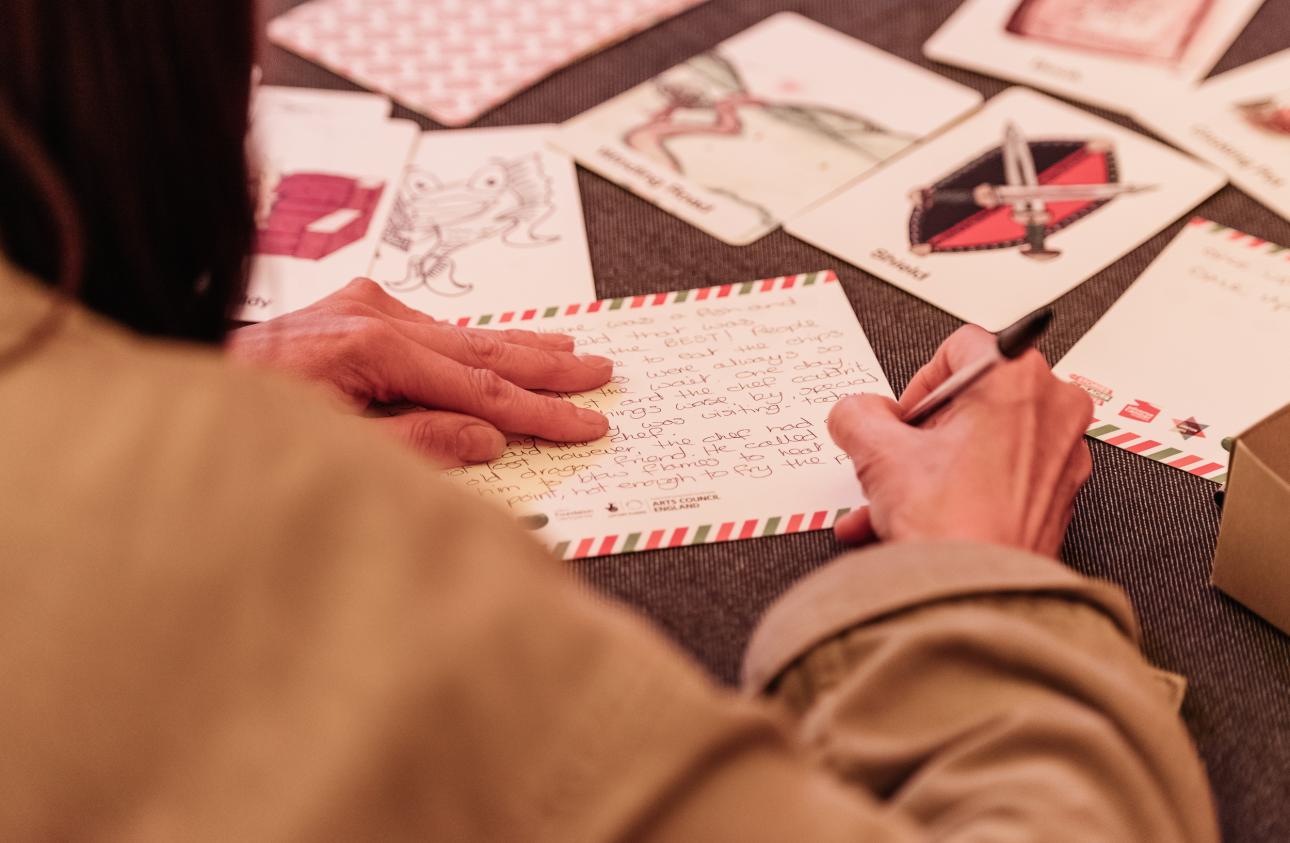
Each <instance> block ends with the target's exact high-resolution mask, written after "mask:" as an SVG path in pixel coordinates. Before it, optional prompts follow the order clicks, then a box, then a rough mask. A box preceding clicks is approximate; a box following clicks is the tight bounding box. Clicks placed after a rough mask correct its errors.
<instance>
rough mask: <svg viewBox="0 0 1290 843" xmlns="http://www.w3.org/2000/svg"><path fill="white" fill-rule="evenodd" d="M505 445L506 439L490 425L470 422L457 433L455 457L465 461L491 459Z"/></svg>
mask: <svg viewBox="0 0 1290 843" xmlns="http://www.w3.org/2000/svg"><path fill="white" fill-rule="evenodd" d="M504 447H506V439H505V437H503V436H502V434H500V433H498V432H497V431H496V430H494V429H493V428H491V427H488V426H487V425H482V424H472V425H469V426H467V427H463V428H462V429H461V430H460V431H458V433H457V457H458V459H461V460H463V461H466V462H483V461H484V460H491V459H493V458H494V457H496V456H497V455H498V454H500V453H501V452H502V448H504Z"/></svg>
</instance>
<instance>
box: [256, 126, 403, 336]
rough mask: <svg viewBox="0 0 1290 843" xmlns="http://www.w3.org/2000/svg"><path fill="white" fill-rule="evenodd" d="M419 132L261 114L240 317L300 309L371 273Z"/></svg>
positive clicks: (279, 313) (260, 315) (257, 134)
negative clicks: (250, 253)
mask: <svg viewBox="0 0 1290 843" xmlns="http://www.w3.org/2000/svg"><path fill="white" fill-rule="evenodd" d="M363 107H365V108H371V107H372V106H371V104H370V103H369V104H368V105H366V106H363ZM417 135H418V128H417V125H416V124H415V123H413V122H411V121H408V120H393V121H379V122H373V123H370V124H366V125H351V124H350V123H349V122H347V121H345V120H340V119H337V118H335V117H332V118H326V117H324V116H321V115H319V114H311V115H307V116H303V117H302V116H300V115H298V114H295V113H291V112H290V111H288V112H286V113H283V112H281V111H280V110H274V109H263V110H259V111H257V113H256V117H255V120H254V122H253V125H252V128H251V140H250V146H251V150H252V156H253V158H254V160H255V168H256V170H257V173H258V182H259V184H258V203H257V208H256V229H257V232H256V246H255V255H254V258H253V260H252V264H251V273H250V280H249V283H248V286H247V292H246V296H245V299H244V302H243V306H242V307H241V308H240V310H239V312H238V314H237V318H239V319H242V320H245V321H248V322H256V321H260V320H263V319H270V318H272V317H275V316H280V315H282V314H284V313H288V312H290V311H292V310H298V309H299V308H302V307H306V306H308V305H310V304H313V303H314V302H316V301H318V300H319V299H321V298H323V297H325V296H327V295H329V294H330V293H333V292H335V291H337V290H339V289H340V288H342V287H344V286H345V285H346V284H348V283H349V282H350V281H351V280H353V279H354V278H358V277H361V276H363V275H366V274H367V271H368V267H369V265H370V264H371V261H372V255H373V254H375V252H376V244H377V242H379V240H380V238H381V232H382V230H383V226H384V224H385V220H386V219H387V218H388V216H389V214H390V210H391V209H392V208H393V207H394V203H395V199H396V198H397V194H398V190H399V184H400V182H401V179H402V176H403V171H404V169H405V168H406V167H407V164H408V159H409V156H410V155H411V152H412V145H413V144H414V143H415V142H416V138H417Z"/></svg>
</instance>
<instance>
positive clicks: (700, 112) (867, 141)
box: [556, 12, 981, 245]
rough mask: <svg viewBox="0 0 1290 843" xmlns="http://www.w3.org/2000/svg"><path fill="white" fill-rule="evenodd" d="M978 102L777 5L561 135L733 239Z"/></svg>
mask: <svg viewBox="0 0 1290 843" xmlns="http://www.w3.org/2000/svg"><path fill="white" fill-rule="evenodd" d="M980 101H981V96H980V94H978V93H977V92H976V91H973V90H971V89H969V88H965V87H963V86H961V85H958V84H956V83H954V82H950V81H949V80H947V79H944V78H941V77H940V76H937V75H936V74H934V73H930V72H928V71H926V70H923V69H921V68H918V67H916V66H914V65H912V64H909V63H908V62H905V61H902V60H901V59H898V58H896V57H894V56H892V55H889V54H887V53H885V52H883V51H881V50H879V49H877V48H875V47H871V46H869V45H867V44H864V43H862V42H860V41H857V40H855V39H854V38H851V37H849V36H846V35H843V34H841V33H839V32H836V31H834V30H832V29H829V28H828V27H826V26H823V25H821V24H818V23H816V22H814V21H812V20H809V19H807V18H804V17H802V16H800V15H796V14H792V13H789V12H784V13H781V14H777V15H775V16H773V17H770V18H767V19H766V20H764V21H762V22H761V23H759V24H757V25H756V26H753V27H752V28H750V29H747V30H745V31H744V32H742V33H740V34H739V35H736V36H735V37H733V38H731V39H729V40H727V41H725V42H723V43H722V44H720V45H718V46H717V47H716V48H715V49H713V50H712V51H710V52H707V53H702V54H700V55H698V56H695V57H694V58H692V59H690V60H689V61H686V62H684V63H683V64H679V65H677V66H676V67H673V68H672V69H670V70H668V71H666V72H665V73H663V74H662V75H660V76H658V77H656V78H654V79H651V80H650V81H648V82H645V83H643V84H641V85H638V86H636V87H635V88H632V89H631V90H629V91H627V92H626V93H623V94H621V95H620V96H618V97H615V98H614V99H612V100H610V101H609V102H606V103H604V104H602V105H600V106H598V107H596V108H593V109H592V110H590V111H588V112H586V113H585V114H582V115H580V116H578V117H576V118H574V119H573V120H570V121H569V122H567V123H565V124H564V127H563V128H562V130H561V131H560V133H559V135H558V136H557V139H556V143H557V144H558V145H559V146H561V147H562V148H564V149H566V150H568V151H569V152H571V153H572V154H573V156H574V157H575V158H576V159H577V160H578V163H580V164H582V165H583V166H585V167H587V168H589V169H591V170H594V171H595V172H597V173H599V174H600V175H602V176H604V177H605V178H607V179H609V180H610V181H612V182H615V183H617V184H619V185H621V186H622V187H624V188H626V189H627V190H630V191H632V192H633V193H635V194H637V195H638V196H640V197H642V198H644V199H645V200H647V201H649V202H652V203H654V204H655V205H658V206H659V207H661V208H663V209H664V210H666V211H668V212H669V213H672V214H675V215H676V216H678V217H680V218H681V219H683V220H685V221H686V222H689V223H691V224H693V225H695V226H698V227H699V228H701V229H703V230H704V231H706V232H708V233H709V234H712V235H713V236H715V237H718V238H720V239H721V240H724V241H725V242H727V243H733V244H736V245H740V244H745V243H749V242H752V241H753V240H756V239H757V238H759V237H761V236H763V235H765V234H767V233H769V232H770V231H772V230H774V229H775V228H778V227H779V225H780V224H781V222H782V221H783V220H785V219H787V218H788V217H790V216H792V215H793V214H795V213H797V212H798V211H801V210H802V209H803V208H806V207H807V206H809V205H810V204H812V203H813V202H816V201H818V200H819V199H821V198H823V197H824V196H826V195H828V194H829V193H831V192H833V191H834V190H837V189H838V188H839V187H842V186H843V185H845V184H847V183H848V182H850V181H852V180H853V179H855V178H856V177H858V176H860V175H861V174H863V173H865V172H866V171H868V170H870V169H871V168H873V167H874V166H875V165H876V164H878V163H879V162H881V161H884V160H886V159H887V158H889V157H891V156H892V155H895V154H896V153H897V152H900V151H901V150H903V149H905V148H906V147H907V146H909V145H910V144H912V143H913V142H914V141H916V140H918V139H920V138H922V137H924V136H925V135H927V134H929V133H930V132H933V131H935V130H936V129H938V128H940V127H942V126H944V125H945V124H946V123H949V122H950V121H952V120H954V119H956V118H957V117H959V116H960V115H962V114H964V113H966V112H968V111H970V110H971V109H973V108H975V107H976V106H977V105H978V104H979V103H980Z"/></svg>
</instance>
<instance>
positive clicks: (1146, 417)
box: [1120, 398, 1160, 422]
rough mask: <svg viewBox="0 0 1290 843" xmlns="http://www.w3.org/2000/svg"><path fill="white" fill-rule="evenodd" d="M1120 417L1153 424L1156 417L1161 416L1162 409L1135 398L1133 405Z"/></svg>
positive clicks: (1125, 409) (1123, 411) (1121, 412)
mask: <svg viewBox="0 0 1290 843" xmlns="http://www.w3.org/2000/svg"><path fill="white" fill-rule="evenodd" d="M1120 415H1122V416H1124V417H1125V418H1126V419H1133V420H1134V421H1140V422H1153V421H1155V420H1156V416H1158V415H1160V408H1159V407H1156V406H1154V405H1152V404H1149V403H1148V402H1146V401H1143V400H1142V399H1140V398H1135V399H1133V403H1132V404H1129V405H1128V406H1126V407H1125V408H1124V409H1123V410H1121V411H1120Z"/></svg>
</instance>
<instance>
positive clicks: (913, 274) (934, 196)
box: [787, 88, 1225, 330]
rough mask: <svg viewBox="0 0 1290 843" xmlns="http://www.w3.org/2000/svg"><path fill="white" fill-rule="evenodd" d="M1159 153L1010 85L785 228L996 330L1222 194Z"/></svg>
mask: <svg viewBox="0 0 1290 843" xmlns="http://www.w3.org/2000/svg"><path fill="white" fill-rule="evenodd" d="M1224 181H1225V179H1224V178H1223V176H1222V174H1221V173H1219V172H1217V171H1216V170H1213V169H1211V168H1209V167H1207V166H1205V165H1204V164H1201V163H1199V162H1196V161H1194V160H1192V159H1190V158H1188V157H1187V156H1184V155H1182V154H1180V153H1178V152H1175V151H1174V150H1172V149H1170V148H1168V147H1166V146H1164V145H1163V144H1160V143H1157V142H1155V141H1152V140H1150V139H1148V138H1146V137H1144V136H1142V135H1139V134H1137V133H1135V132H1132V131H1129V130H1128V129H1125V128H1123V127H1121V126H1118V125H1115V124H1113V123H1111V122H1109V121H1106V120H1102V119H1100V118H1098V117H1095V116H1093V115H1091V114H1089V113H1088V112H1085V111H1082V110H1080V109H1077V108H1073V107H1071V106H1068V105H1066V104H1064V103H1061V102H1058V101H1057V100H1054V99H1051V98H1049V97H1046V96H1044V95H1043V94H1039V93H1036V92H1034V91H1030V90H1027V89H1023V88H1011V89H1009V90H1007V91H1004V92H1003V93H1002V94H1000V95H998V96H997V97H995V98H993V99H991V100H990V101H989V102H987V103H986V105H985V107H984V108H982V109H981V110H980V111H979V112H978V113H976V114H974V115H973V116H972V117H970V118H968V119H967V120H965V121H963V122H962V123H960V124H958V125H957V126H955V127H953V128H952V129H950V130H949V131H947V132H945V133H944V134H942V135H940V136H938V137H936V138H934V139H932V140H930V141H928V142H927V143H926V144H925V145H923V146H921V147H919V148H917V149H915V150H912V151H911V152H910V153H909V154H908V155H905V156H903V157H902V158H901V159H900V160H898V161H894V162H892V163H891V164H890V165H889V166H887V167H885V168H883V169H882V170H880V171H879V172H877V173H874V174H873V175H872V176H870V177H868V178H866V179H864V180H862V181H860V182H858V183H856V184H855V185H854V186H852V187H850V188H848V189H847V190H844V191H842V192H841V193H839V194H837V195H836V196H834V197H832V198H830V199H829V200H827V201H825V202H822V203H820V204H819V205H817V206H816V207H814V208H812V209H810V210H809V211H807V212H806V213H804V214H802V215H801V216H799V217H796V218H794V219H793V220H791V221H789V223H788V225H787V228H788V231H789V233H790V234H793V235H795V236H797V237H799V238H801V239H802V240H805V241H807V242H808V243H811V244H813V245H815V246H818V247H820V248H822V249H824V250H825V251H827V252H831V253H832V254H834V255H836V256H838V257H840V258H842V259H843V260H846V261H848V262H850V263H852V264H855V265H856V266H858V267H860V268H861V269H864V270H866V271H868V272H871V273H873V274H874V275H877V276H878V277H880V278H882V279H884V280H886V281H889V282H891V283H892V284H895V285H896V286H897V287H901V288H902V289H904V290H906V291H908V292H910V293H912V294H913V295H916V296H918V297H920V298H922V299H924V300H926V301H928V302H930V303H932V304H933V305H936V306H937V307H939V308H941V309H943V310H946V311H948V312H949V313H952V314H953V315H955V316H957V317H959V318H960V319H963V320H965V321H968V322H975V323H977V324H979V325H982V326H983V327H985V328H988V329H990V330H999V329H1001V328H1003V327H1005V326H1007V325H1008V324H1010V323H1012V322H1014V321H1016V320H1017V319H1019V318H1021V317H1022V316H1024V315H1025V314H1027V313H1029V312H1031V311H1033V310H1035V309H1037V308H1039V307H1042V306H1043V305H1045V304H1047V303H1049V302H1051V301H1053V300H1054V299H1056V298H1057V297H1059V296H1061V295H1063V294H1065V293H1067V292H1068V291H1070V290H1071V289H1073V288H1074V287H1076V286H1078V285H1079V284H1080V283H1082V282H1083V281H1085V280H1087V279H1088V278H1089V277H1091V276H1092V275H1094V274H1095V273H1097V272H1098V271H1099V270H1101V269H1102V268H1103V267H1105V266H1107V265H1109V264H1111V263H1112V262H1114V261H1115V260H1117V259H1118V258H1120V257H1121V256H1122V255H1124V254H1126V253H1127V252H1129V251H1130V250H1132V249H1134V248H1136V247H1137V246H1139V245H1141V244H1142V243H1143V242H1144V241H1146V240H1147V239H1149V238H1150V237H1152V236H1153V235H1155V234H1156V233H1158V232H1159V231H1161V230H1162V229H1164V228H1165V227H1167V226H1168V225H1169V224H1171V223H1173V222H1174V221H1175V220H1177V219H1178V218H1179V217H1181V216H1183V215H1184V214H1186V213H1187V212H1188V211H1189V210H1191V209H1192V208H1194V207H1195V206H1196V205H1197V204H1199V203H1200V202H1201V201H1203V200H1204V199H1205V198H1206V197H1208V196H1209V195H1210V194H1212V193H1214V192H1215V191H1216V190H1218V189H1219V188H1220V187H1222V185H1223V183H1224Z"/></svg>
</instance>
